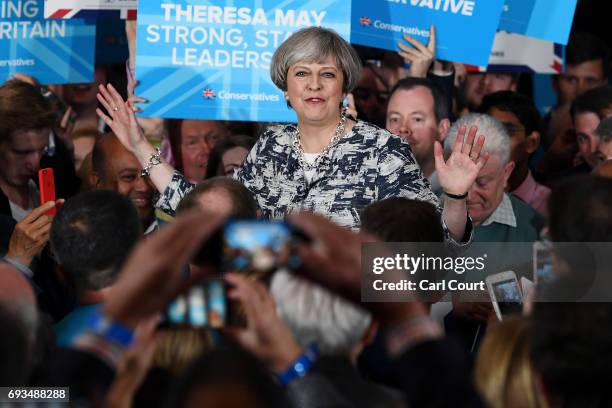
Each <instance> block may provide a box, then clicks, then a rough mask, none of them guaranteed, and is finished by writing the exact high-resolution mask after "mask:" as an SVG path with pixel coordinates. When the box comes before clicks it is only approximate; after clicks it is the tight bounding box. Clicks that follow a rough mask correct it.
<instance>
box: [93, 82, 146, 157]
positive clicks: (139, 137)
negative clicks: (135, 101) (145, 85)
mask: <svg viewBox="0 0 612 408" xmlns="http://www.w3.org/2000/svg"><path fill="white" fill-rule="evenodd" d="M98 91H99V92H98V101H100V103H101V104H102V106H104V108H105V109H106V111H107V112H108V115H106V114H105V113H104V112H103V111H102V110H101V109H99V108H98V109H96V113H97V114H98V116H100V117H101V118H102V120H104V123H106V124H107V125H108V127H110V128H111V129H112V131H113V133H114V134H115V135H116V136H117V138H118V139H119V141H121V143H122V144H123V146H125V148H126V149H128V150H129V151H131V152H133V153H136V152H138V150H139V149H140V146H142V145H143V144H144V145H148V144H149V142H148V141H147V139H146V138H145V136H144V134H143V133H142V130H141V128H140V126H139V125H138V122H137V121H136V116H134V111H133V110H132V107H131V103H130V102H125V101H124V100H123V98H122V97H121V95H119V92H117V90H116V89H115V88H113V86H112V85H111V84H108V85H106V86H105V85H100V86H99V87H98Z"/></svg>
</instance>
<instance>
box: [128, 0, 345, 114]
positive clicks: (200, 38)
mask: <svg viewBox="0 0 612 408" xmlns="http://www.w3.org/2000/svg"><path fill="white" fill-rule="evenodd" d="M211 3H212V2H208V1H206V2H201V1H200V2H194V1H191V0H175V1H172V2H171V3H170V2H167V1H162V0H155V1H153V0H149V1H146V2H145V1H140V2H139V4H138V28H137V37H138V38H137V46H136V50H137V57H136V78H137V79H138V81H140V85H139V86H138V88H136V93H137V94H138V95H139V96H141V97H143V98H145V99H147V100H148V101H149V102H148V103H147V104H144V105H142V108H143V111H142V113H141V115H142V116H145V117H162V118H184V119H219V120H243V121H264V122H267V121H274V122H284V121H287V122H289V121H295V120H296V118H295V113H294V112H293V111H292V110H290V109H289V108H288V107H287V104H286V102H285V98H284V96H283V93H282V92H281V91H280V90H279V89H278V88H277V87H276V86H275V85H274V84H273V83H272V81H271V80H270V62H271V59H272V54H273V53H274V51H275V50H276V49H277V48H278V46H279V45H280V44H281V43H282V42H283V41H284V40H285V39H286V38H287V37H288V36H289V35H291V34H292V33H293V32H295V31H297V30H298V29H300V28H303V27H307V26H324V27H328V28H332V29H334V30H335V31H337V32H338V33H339V34H340V35H342V36H343V37H344V38H346V39H348V37H349V32H350V2H347V1H346V0H255V1H253V0H233V1H232V0H226V1H219V2H215V5H212V4H211Z"/></svg>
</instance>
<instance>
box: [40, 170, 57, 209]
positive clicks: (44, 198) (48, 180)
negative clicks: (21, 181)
mask: <svg viewBox="0 0 612 408" xmlns="http://www.w3.org/2000/svg"><path fill="white" fill-rule="evenodd" d="M38 188H39V190H40V205H43V204H44V203H47V202H49V201H55V179H54V177H53V169H52V168H46V169H40V170H38ZM56 212H57V209H56V208H55V207H53V208H51V209H50V210H49V211H47V212H46V214H47V215H55V213H56Z"/></svg>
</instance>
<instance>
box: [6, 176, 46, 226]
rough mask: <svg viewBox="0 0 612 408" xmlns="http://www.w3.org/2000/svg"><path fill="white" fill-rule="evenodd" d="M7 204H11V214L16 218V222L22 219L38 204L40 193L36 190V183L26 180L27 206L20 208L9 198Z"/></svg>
mask: <svg viewBox="0 0 612 408" xmlns="http://www.w3.org/2000/svg"><path fill="white" fill-rule="evenodd" d="M9 205H10V206H11V215H12V216H13V218H14V219H15V220H17V222H19V221H21V220H23V219H24V218H25V217H26V216H27V215H28V214H29V213H31V212H32V210H33V209H34V208H36V207H38V206H39V205H40V193H39V192H38V187H36V183H35V182H34V181H32V180H29V181H28V208H21V207H20V206H19V205H17V204H15V203H14V202H12V201H11V200H9Z"/></svg>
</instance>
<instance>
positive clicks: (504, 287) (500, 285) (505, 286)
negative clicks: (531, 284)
mask: <svg viewBox="0 0 612 408" xmlns="http://www.w3.org/2000/svg"><path fill="white" fill-rule="evenodd" d="M493 293H494V294H495V300H496V301H497V305H498V307H499V312H500V314H501V315H502V316H507V315H509V314H516V313H521V308H522V299H523V297H522V295H521V290H520V288H519V285H518V281H517V280H516V279H508V280H505V281H500V282H496V283H494V284H493Z"/></svg>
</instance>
